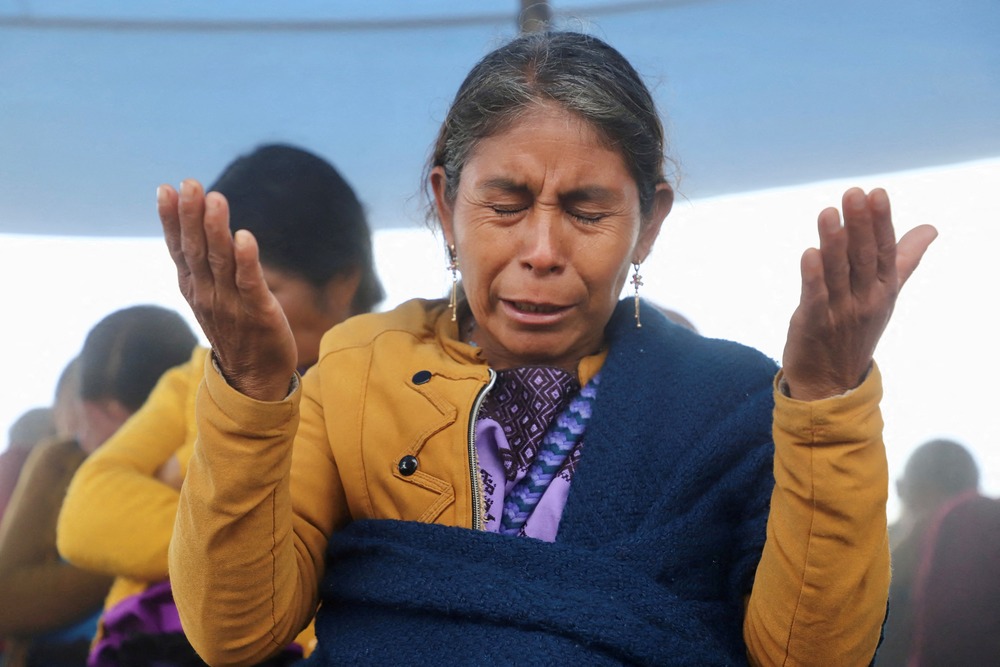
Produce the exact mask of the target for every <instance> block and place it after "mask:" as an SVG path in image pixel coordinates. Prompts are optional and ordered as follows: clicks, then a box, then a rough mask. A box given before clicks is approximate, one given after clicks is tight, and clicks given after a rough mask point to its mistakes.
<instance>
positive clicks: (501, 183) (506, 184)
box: [478, 177, 529, 194]
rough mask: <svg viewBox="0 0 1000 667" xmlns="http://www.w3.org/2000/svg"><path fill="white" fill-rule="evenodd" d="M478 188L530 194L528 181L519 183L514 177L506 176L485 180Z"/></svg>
mask: <svg viewBox="0 0 1000 667" xmlns="http://www.w3.org/2000/svg"><path fill="white" fill-rule="evenodd" d="M478 189H480V190H500V191H501V192H508V193H511V194H529V191H528V185H527V184H526V183H518V182H517V181H515V180H513V179H510V178H504V177H498V178H490V179H488V180H485V181H483V182H482V183H480V184H479V185H478Z"/></svg>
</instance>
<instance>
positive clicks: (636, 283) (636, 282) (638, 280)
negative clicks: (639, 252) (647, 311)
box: [632, 262, 642, 329]
mask: <svg viewBox="0 0 1000 667" xmlns="http://www.w3.org/2000/svg"><path fill="white" fill-rule="evenodd" d="M640 264H641V262H632V268H633V269H634V272H633V273H632V286H633V287H635V328H636V329H641V328H642V322H640V321H639V287H640V286H641V285H642V276H640V275H639V266H640Z"/></svg>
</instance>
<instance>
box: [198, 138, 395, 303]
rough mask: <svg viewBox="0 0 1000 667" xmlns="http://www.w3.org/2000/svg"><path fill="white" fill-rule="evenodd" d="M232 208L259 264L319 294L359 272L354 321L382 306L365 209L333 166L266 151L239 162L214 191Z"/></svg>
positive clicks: (290, 149) (286, 151) (286, 149)
mask: <svg viewBox="0 0 1000 667" xmlns="http://www.w3.org/2000/svg"><path fill="white" fill-rule="evenodd" d="M209 189H210V190H214V191H216V192H220V193H222V194H223V195H225V197H226V199H227V200H228V202H229V211H230V218H229V227H230V229H231V230H232V231H233V232H236V231H237V230H239V229H246V230H248V231H250V232H251V233H252V234H253V235H254V237H255V238H256V239H257V241H258V244H259V247H260V259H261V262H262V263H263V264H265V265H267V266H270V267H272V268H275V269H279V270H281V271H285V272H288V273H291V274H292V275H295V276H299V277H301V278H303V279H304V280H306V281H308V282H309V283H310V284H312V285H314V286H316V287H323V286H324V285H326V284H327V283H328V282H329V281H330V279H332V278H334V277H336V276H338V275H342V274H344V273H346V272H349V271H352V270H355V269H357V270H358V271H360V273H361V280H360V282H359V283H358V289H357V291H356V292H355V294H354V300H353V301H352V304H351V306H352V313H353V314H355V315H356V314H358V313H366V312H368V311H370V310H371V309H372V308H373V307H374V306H375V305H376V304H377V303H378V302H379V301H381V300H382V298H383V292H382V284H381V283H380V282H379V279H378V275H377V274H376V273H375V262H374V259H373V257H372V241H371V231H370V229H369V227H368V221H367V219H366V216H365V212H364V209H363V208H362V206H361V202H359V201H358V198H357V195H355V193H354V190H353V189H352V188H351V186H350V185H349V184H348V183H347V181H346V180H344V177H343V176H341V175H340V172H338V171H337V170H336V169H335V168H334V167H333V165H331V164H330V163H329V162H327V161H326V160H324V159H323V158H321V157H319V156H317V155H314V154H313V153H310V152H309V151H306V150H303V149H301V148H297V147H295V146H289V145H285V144H267V145H263V146H260V147H258V148H257V149H256V150H254V151H253V152H252V153H250V154H248V155H243V156H240V157H238V158H236V159H235V160H234V161H233V162H232V163H230V164H229V166H228V167H226V169H225V170H224V171H223V172H222V174H221V175H220V176H219V178H218V180H216V182H215V183H214V184H213V185H212V186H211V187H210V188H209Z"/></svg>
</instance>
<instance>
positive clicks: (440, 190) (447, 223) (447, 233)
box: [430, 167, 455, 246]
mask: <svg viewBox="0 0 1000 667" xmlns="http://www.w3.org/2000/svg"><path fill="white" fill-rule="evenodd" d="M430 181H431V190H432V191H433V192H434V207H435V208H436V209H437V214H438V220H440V221H441V233H442V234H444V242H445V245H448V246H452V245H455V228H454V224H453V223H454V216H453V214H452V209H451V202H449V201H448V196H447V188H448V177H447V176H446V175H445V173H444V167H434V168H433V169H431V175H430Z"/></svg>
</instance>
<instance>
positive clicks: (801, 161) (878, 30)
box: [0, 0, 1000, 236]
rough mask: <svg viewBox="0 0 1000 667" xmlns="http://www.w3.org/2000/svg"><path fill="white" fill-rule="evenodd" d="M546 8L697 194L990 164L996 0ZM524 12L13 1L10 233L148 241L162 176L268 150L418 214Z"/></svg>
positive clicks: (0, 29) (1, 176) (174, 178)
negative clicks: (607, 57)
mask: <svg viewBox="0 0 1000 667" xmlns="http://www.w3.org/2000/svg"><path fill="white" fill-rule="evenodd" d="M552 5H553V9H554V10H555V11H556V12H557V18H558V21H557V25H559V26H561V27H569V28H576V29H582V30H585V31H587V32H592V33H594V34H597V35H599V36H602V37H603V38H605V39H607V40H608V41H609V42H611V43H612V44H613V45H615V46H616V47H617V48H619V49H620V50H621V51H622V52H623V53H625V55H626V56H627V57H629V58H630V59H631V60H632V62H633V63H634V64H635V65H636V67H637V69H639V71H640V72H641V73H642V74H643V75H644V76H645V77H646V79H647V81H648V83H649V84H650V86H651V88H652V89H653V91H654V93H655V95H656V97H657V99H658V102H659V104H660V106H661V111H662V113H663V115H664V117H665V119H666V121H667V124H668V127H669V131H670V137H671V157H673V158H674V159H675V160H676V161H677V163H678V164H679V175H680V186H679V190H680V193H681V194H682V195H684V196H688V197H705V196H713V195H718V194H724V193H732V192H742V191H750V190H756V189H760V188H764V187H774V186H781V185H790V184H795V183H804V182H811V181H816V180H822V179H825V178H836V177H842V176H849V175H853V174H869V173H882V172H887V171H894V170H900V169H908V168H917V167H925V166H932V165H941V164H949V163H955V162H962V161H965V160H969V159H976V158H984V157H992V156H996V155H1000V39H998V38H997V35H1000V4H998V3H996V2H995V1H994V0H965V1H962V2H955V3H940V2H927V1H923V0H919V1H909V2H904V1H903V0H884V1H882V2H878V3H871V2H862V1H860V0H845V1H843V2H838V3H803V2H795V1H791V0H758V1H750V0H730V1H723V0H718V1H701V2H698V1H695V2H614V1H613V0H606V1H603V2H602V1H599V0H591V1H589V2H573V3H560V2H554V3H552ZM518 6H519V5H518V3H517V2H516V0H505V1H503V2H499V1H496V0H489V1H480V2H475V3H471V2H457V1H454V0H453V1H448V2H445V1H443V0H424V1H422V2H410V1H407V0H391V1H390V0H380V1H377V2H368V3H358V2H288V3H275V2H213V3H203V2H194V1H190V2H169V3H168V2H144V3H125V2H112V1H105V2H86V1H85V2H51V1H48V2H42V1H35V2H30V1H26V0H19V1H13V0H4V1H0V233H2V232H13V233H64V234H71V235H91V234H97V235H125V236H144V235H156V234H158V233H159V229H158V225H157V223H156V220H155V216H153V215H152V213H153V209H152V207H151V206H150V200H151V197H152V194H151V193H152V192H153V190H154V189H155V186H156V185H157V184H159V183H160V182H164V181H166V182H178V181H179V180H180V179H182V178H185V177H188V176H193V177H196V178H200V179H202V180H204V181H211V180H212V179H213V178H214V177H215V176H216V175H217V174H218V172H219V171H220V170H221V169H222V167H223V166H224V165H225V164H226V163H227V162H228V161H229V160H231V159H232V158H233V157H235V156H236V155H237V154H239V153H241V152H245V151H248V150H250V149H252V148H253V147H254V146H255V145H257V144H259V143H261V142H266V141H288V142H292V143H297V144H300V145H303V146H305V147H307V148H311V149H313V150H315V151H316V152H319V153H320V154H322V155H324V156H325V157H327V158H328V159H329V160H330V161H332V162H333V163H334V164H336V165H337V166H338V167H339V168H340V169H341V170H342V171H343V172H344V173H345V174H346V175H347V176H348V179H349V180H350V181H351V182H352V183H353V184H354V186H355V188H356V189H357V190H358V191H359V193H360V195H361V198H362V199H363V201H364V202H365V203H366V205H367V207H368V210H369V212H370V215H371V218H372V221H373V223H374V224H375V226H377V227H395V226H410V225H414V224H418V223H419V221H420V210H421V208H420V206H421V201H420V198H419V196H418V193H419V191H420V174H421V168H422V164H423V160H424V158H425V156H426V154H427V150H428V147H429V146H430V144H431V142H432V141H433V138H434V134H435V131H436V128H437V126H438V124H439V123H440V121H441V119H442V117H443V115H444V112H445V109H446V107H447V104H448V102H449V100H450V98H451V96H452V95H453V94H454V92H455V90H456V88H457V86H458V84H459V83H460V81H461V79H462V77H463V76H464V74H465V72H466V71H467V70H468V69H469V67H470V66H471V65H472V64H473V63H474V62H475V60H477V59H478V58H479V57H480V56H482V55H483V53H484V52H485V51H486V50H488V49H489V48H490V47H491V46H493V45H495V44H497V43H498V41H500V40H503V39H505V38H508V37H510V36H512V35H513V34H514V31H515V16H516V10H517V9H518ZM456 17H457V18H460V19H462V21H464V22H462V21H459V22H458V23H457V24H455V23H449V21H452V20H453V19H455V18H456ZM399 20H403V21H407V20H409V21H416V22H417V23H415V24H411V25H410V26H409V27H407V26H406V25H405V24H404V25H400V24H399V23H398V21H399ZM352 22H353V23H352ZM281 25H286V26H289V27H288V28H287V29H278V28H279V27H280V26H281Z"/></svg>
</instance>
